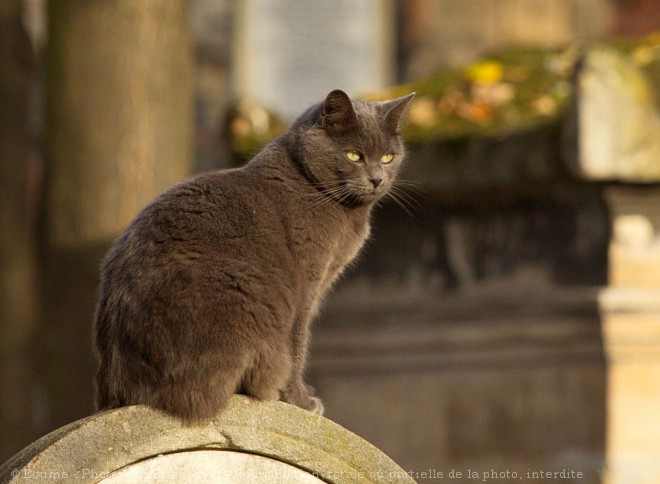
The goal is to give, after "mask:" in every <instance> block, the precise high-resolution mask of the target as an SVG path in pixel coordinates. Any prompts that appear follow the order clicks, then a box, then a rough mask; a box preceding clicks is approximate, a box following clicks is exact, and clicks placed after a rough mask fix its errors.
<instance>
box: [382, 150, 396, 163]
mask: <svg viewBox="0 0 660 484" xmlns="http://www.w3.org/2000/svg"><path fill="white" fill-rule="evenodd" d="M393 158H394V155H393V154H392V153H387V154H386V155H383V156H381V158H380V162H381V163H384V164H387V163H389V162H390V161H392V159H393Z"/></svg>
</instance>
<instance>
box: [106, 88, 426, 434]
mask: <svg viewBox="0 0 660 484" xmlns="http://www.w3.org/2000/svg"><path fill="white" fill-rule="evenodd" d="M413 96H414V94H410V95H408V96H406V97H402V98H398V99H395V100H392V101H385V102H366V101H359V100H351V99H349V97H348V96H347V95H346V94H345V93H344V92H342V91H339V90H336V91H332V92H331V93H330V94H328V96H327V97H326V99H325V101H324V102H322V103H320V104H318V105H316V106H313V107H311V108H310V109H308V110H307V111H306V112H305V113H304V114H303V115H302V116H301V117H300V118H299V119H298V120H297V121H296V122H295V123H294V124H293V125H292V127H291V128H290V129H289V131H288V132H287V133H286V134H284V135H283V136H281V137H280V138H278V139H276V140H275V141H273V142H271V143H270V144H269V145H268V146H266V147H265V148H264V149H263V150H262V151H261V152H260V153H259V154H258V155H257V156H256V157H255V158H254V159H253V160H252V161H251V162H250V163H248V164H247V165H246V166H244V167H242V168H239V169H234V170H226V171H216V172H211V173H207V174H203V175H200V176H197V177H195V178H192V179H190V180H188V181H184V182H182V183H180V184H178V185H175V186H174V187H172V188H171V189H170V190H168V191H167V192H165V193H164V194H163V195H161V196H160V197H158V198H157V199H156V200H155V201H154V202H152V203H151V204H150V205H149V206H147V207H146V208H145V209H144V210H143V211H142V212H141V213H140V214H139V215H138V217H137V218H136V219H135V221H134V222H133V223H132V224H131V225H130V226H129V227H128V229H127V230H126V232H125V233H124V234H123V235H122V236H121V237H120V238H119V239H118V240H117V242H116V244H115V246H114V247H113V248H112V249H111V251H110V252H109V253H108V255H107V256H106V259H105V261H104V264H103V269H102V280H101V288H100V296H99V302H98V306H97V310H96V323H95V340H96V350H97V353H98V356H99V359H100V367H99V369H98V372H97V375H96V403H97V407H98V409H99V410H105V409H110V408H115V407H121V406H125V405H132V404H146V405H149V406H151V407H154V408H157V409H160V410H162V411H164V412H166V413H168V414H171V415H174V416H176V417H179V418H181V419H182V420H184V421H187V422H195V421H202V420H206V419H210V418H212V417H214V416H215V415H216V414H218V412H220V411H221V410H222V409H223V408H224V406H225V405H226V403H227V400H228V399H229V397H230V396H231V395H232V394H233V393H237V392H238V393H244V394H246V395H250V396H253V397H255V398H258V399H272V400H277V399H279V400H282V401H285V402H288V403H291V404H294V405H297V406H299V407H302V408H304V409H308V410H312V411H314V412H317V413H322V412H323V405H322V404H321V401H320V400H319V399H318V398H317V397H315V396H314V392H313V389H312V388H311V387H309V386H307V385H306V384H305V383H304V382H303V369H304V366H305V359H306V356H307V342H308V339H309V327H310V322H311V321H312V319H314V317H315V315H316V313H317V312H318V309H319V305H320V304H321V301H322V299H323V296H324V295H325V294H326V293H327V292H328V290H329V289H330V287H331V286H332V283H333V281H335V279H337V276H338V275H339V274H340V273H341V272H342V270H343V269H344V268H345V267H346V265H347V264H348V263H349V262H350V261H351V260H352V259H353V258H354V257H355V256H356V255H357V253H358V251H359V250H360V248H361V247H362V245H363V244H364V242H365V240H366V239H367V237H368V236H369V214H370V212H371V209H372V207H373V205H374V203H375V202H377V201H378V200H380V199H381V198H382V197H383V196H384V195H386V194H387V193H388V190H390V188H391V186H392V184H393V183H394V181H395V178H396V175H397V171H398V170H399V166H400V165H401V162H402V160H403V157H404V147H403V143H402V141H401V138H400V136H399V135H398V128H399V123H400V120H401V117H402V115H403V113H404V111H405V110H406V108H407V106H408V104H409V103H410V101H411V100H412V98H413Z"/></svg>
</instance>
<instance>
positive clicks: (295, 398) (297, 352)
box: [280, 316, 323, 415]
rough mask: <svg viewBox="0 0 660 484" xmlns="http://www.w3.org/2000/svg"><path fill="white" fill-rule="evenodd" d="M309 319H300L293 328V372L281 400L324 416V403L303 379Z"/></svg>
mask: <svg viewBox="0 0 660 484" xmlns="http://www.w3.org/2000/svg"><path fill="white" fill-rule="evenodd" d="M309 319H311V318H309V317H308V316H306V317H304V318H298V319H297V320H296V321H295V324H294V326H293V330H292V333H291V346H290V351H291V372H290V376H289V380H288V382H287V384H286V387H285V388H284V390H282V392H281V395H280V398H281V400H282V401H284V402H287V403H290V404H292V405H296V406H298V407H300V408H304V409H305V410H310V411H312V412H314V413H318V414H319V415H323V403H322V402H321V399H320V398H318V397H316V396H315V395H314V393H315V390H314V388H313V387H311V386H310V385H307V384H306V383H305V382H304V379H303V373H304V370H305V363H306V360H307V344H308V340H309V324H310V321H309Z"/></svg>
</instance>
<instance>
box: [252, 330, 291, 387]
mask: <svg viewBox="0 0 660 484" xmlns="http://www.w3.org/2000/svg"><path fill="white" fill-rule="evenodd" d="M284 346H285V345H283V344H279V345H277V344H274V342H272V341H270V342H268V345H267V346H266V345H264V348H262V349H261V351H258V353H257V355H256V356H255V358H254V362H253V364H252V365H251V367H250V368H249V369H248V370H247V371H246V373H245V375H244V377H243V381H242V382H241V388H240V392H241V393H244V394H245V395H249V396H251V397H255V398H258V399H259V400H279V398H280V390H281V389H282V388H284V387H285V386H286V383H287V381H288V378H289V374H290V372H291V358H290V356H289V352H288V351H287V348H286V347H284Z"/></svg>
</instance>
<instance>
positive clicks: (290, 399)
mask: <svg viewBox="0 0 660 484" xmlns="http://www.w3.org/2000/svg"><path fill="white" fill-rule="evenodd" d="M314 393H316V390H315V389H314V387H311V386H309V385H305V384H304V383H302V384H298V385H296V386H294V387H293V388H290V389H289V390H288V391H283V392H282V393H281V400H282V401H283V402H287V403H290V404H292V405H295V406H297V407H300V408H302V409H305V410H309V411H310V412H314V413H316V414H319V415H323V411H324V407H323V402H322V401H321V399H320V398H319V397H317V396H314Z"/></svg>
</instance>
